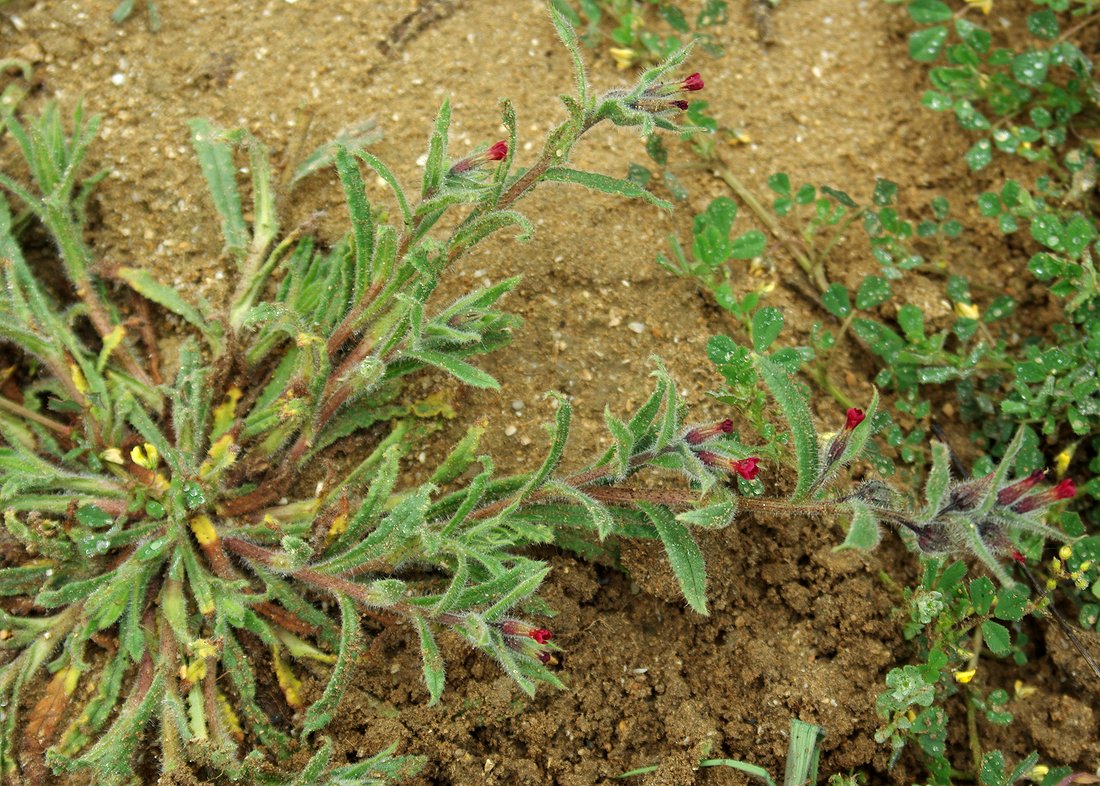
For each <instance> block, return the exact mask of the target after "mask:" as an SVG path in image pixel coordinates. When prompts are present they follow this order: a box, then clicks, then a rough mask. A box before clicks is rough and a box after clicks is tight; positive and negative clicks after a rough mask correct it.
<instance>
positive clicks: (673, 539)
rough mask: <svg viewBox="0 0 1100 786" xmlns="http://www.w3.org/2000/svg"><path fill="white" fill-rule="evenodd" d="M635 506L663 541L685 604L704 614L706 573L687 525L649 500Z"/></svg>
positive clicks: (705, 606) (705, 608) (705, 605)
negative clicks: (685, 601) (644, 515)
mask: <svg viewBox="0 0 1100 786" xmlns="http://www.w3.org/2000/svg"><path fill="white" fill-rule="evenodd" d="M638 507H639V508H640V509H641V510H642V512H644V513H645V514H646V517H647V518H648V519H649V520H650V521H651V522H652V523H653V526H654V527H655V528H656V529H657V535H658V537H660V539H661V542H662V543H663V544H664V545H665V553H666V554H667V555H668V564H669V565H671V566H672V572H673V574H674V575H675V576H676V580H677V581H678V582H679V583H680V591H681V592H683V594H684V598H685V600H687V602H688V605H690V606H691V608H692V609H694V610H695V611H696V612H698V613H699V614H706V613H707V573H706V566H705V565H704V564H703V553H702V552H701V551H700V550H699V546H698V544H697V543H696V542H695V540H694V539H693V538H692V537H691V533H690V532H688V529H687V527H685V526H684V525H683V524H681V523H679V522H678V521H676V519H675V518H673V516H672V513H671V512H670V511H669V510H668V508H666V507H664V506H662V505H652V504H650V503H648V502H639V503H638Z"/></svg>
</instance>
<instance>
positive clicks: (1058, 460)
mask: <svg viewBox="0 0 1100 786" xmlns="http://www.w3.org/2000/svg"><path fill="white" fill-rule="evenodd" d="M1075 447H1077V446H1076V445H1073V446H1070V447H1068V448H1066V449H1065V450H1063V451H1062V452H1061V453H1059V454H1058V455H1057V456H1055V457H1054V474H1055V475H1057V476H1058V477H1062V476H1063V475H1065V474H1066V470H1067V469H1069V462H1070V460H1071V459H1072V458H1073V449H1074V448H1075Z"/></svg>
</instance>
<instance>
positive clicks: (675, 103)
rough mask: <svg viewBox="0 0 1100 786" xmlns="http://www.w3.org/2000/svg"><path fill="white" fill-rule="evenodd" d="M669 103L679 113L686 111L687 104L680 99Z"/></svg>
mask: <svg viewBox="0 0 1100 786" xmlns="http://www.w3.org/2000/svg"><path fill="white" fill-rule="evenodd" d="M670 103H671V104H672V105H673V106H674V107H676V108H677V109H679V110H681V111H685V112H686V111H687V108H688V102H687V101H684V100H682V99H681V100H677V101H671V102H670Z"/></svg>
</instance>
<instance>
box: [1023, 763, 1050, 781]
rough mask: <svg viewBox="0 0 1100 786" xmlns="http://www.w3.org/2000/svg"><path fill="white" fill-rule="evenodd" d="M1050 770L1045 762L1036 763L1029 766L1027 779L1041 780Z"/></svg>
mask: <svg viewBox="0 0 1100 786" xmlns="http://www.w3.org/2000/svg"><path fill="white" fill-rule="evenodd" d="M1048 772H1050V767H1048V766H1047V765H1045V764H1036V765H1035V766H1034V767H1032V768H1031V772H1029V773H1028V774H1027V779H1028V780H1030V781H1041V780H1042V779H1043V778H1045V777H1046V776H1047V773H1048Z"/></svg>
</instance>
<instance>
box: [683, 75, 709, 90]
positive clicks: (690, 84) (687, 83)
mask: <svg viewBox="0 0 1100 786" xmlns="http://www.w3.org/2000/svg"><path fill="white" fill-rule="evenodd" d="M680 89H681V90H684V91H686V92H688V93H690V92H693V91H695V90H702V89H703V77H701V76H700V75H699V74H697V73H696V74H692V75H691V76H689V77H686V78H685V79H684V81H682V82H681V83H680Z"/></svg>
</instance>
